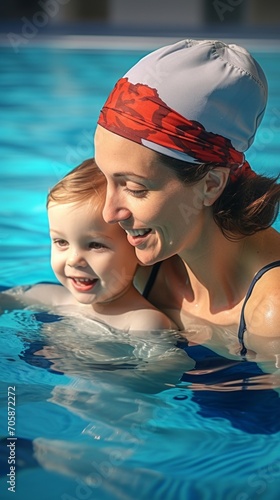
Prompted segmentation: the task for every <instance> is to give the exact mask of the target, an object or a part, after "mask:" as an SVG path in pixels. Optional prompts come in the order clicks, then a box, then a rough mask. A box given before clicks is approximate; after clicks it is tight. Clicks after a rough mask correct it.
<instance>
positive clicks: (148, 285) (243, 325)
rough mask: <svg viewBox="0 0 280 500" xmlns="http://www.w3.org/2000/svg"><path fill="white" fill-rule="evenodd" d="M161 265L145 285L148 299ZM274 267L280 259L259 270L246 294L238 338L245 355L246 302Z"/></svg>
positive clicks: (153, 271) (278, 265) (145, 295)
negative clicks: (257, 283)
mask: <svg viewBox="0 0 280 500" xmlns="http://www.w3.org/2000/svg"><path fill="white" fill-rule="evenodd" d="M160 265H161V262H157V263H156V264H155V265H154V266H153V269H152V272H151V274H150V276H149V279H148V281H147V283H146V286H145V289H144V291H143V297H145V298H146V299H147V298H148V295H149V293H150V291H151V289H152V287H153V284H154V282H155V280H156V277H157V274H158V271H159V268H160ZM274 267H280V260H276V261H274V262H270V264H267V265H266V266H264V267H262V269H260V271H259V272H257V274H256V275H255V276H254V278H253V280H252V282H251V284H250V286H249V289H248V292H247V294H246V297H245V300H244V304H243V306H242V310H241V315H240V323H239V327H238V340H239V342H240V344H241V351H240V354H241V355H242V356H245V354H246V352H247V349H246V347H245V345H244V333H245V331H246V323H245V319H244V309H245V306H246V303H247V301H248V299H249V297H250V296H251V293H252V291H253V288H254V286H255V284H256V282H257V281H258V280H259V279H260V278H261V277H262V275H263V274H264V273H266V272H267V271H269V270H270V269H273V268H274Z"/></svg>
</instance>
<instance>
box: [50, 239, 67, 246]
mask: <svg viewBox="0 0 280 500" xmlns="http://www.w3.org/2000/svg"><path fill="white" fill-rule="evenodd" d="M53 243H54V244H55V245H57V246H58V247H60V248H64V247H67V246H68V241H66V240H53Z"/></svg>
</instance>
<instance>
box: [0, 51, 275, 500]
mask: <svg viewBox="0 0 280 500" xmlns="http://www.w3.org/2000/svg"><path fill="white" fill-rule="evenodd" d="M146 52H147V51H146ZM146 52H145V51H143V50H138V51H129V50H114V51H113V50H110V51H108V50H96V49H87V50H85V49H81V50H73V49H71V50H67V49H58V48H54V47H53V48H50V47H48V46H45V47H40V48H39V47H36V46H31V45H28V44H27V45H26V46H25V47H22V48H21V50H20V51H19V52H18V53H15V52H14V51H13V50H12V48H9V47H2V48H1V49H0V61H1V72H0V104H1V111H2V120H1V124H0V127H1V133H0V153H1V174H0V179H1V185H0V204H1V210H0V239H1V242H0V243H1V280H0V287H1V288H3V289H4V288H6V287H13V286H18V285H25V284H30V283H31V284H32V283H35V282H39V281H55V277H54V275H53V273H52V271H51V269H50V264H49V258H50V251H49V236H48V225H47V218H46V209H45V203H46V195H47V192H48V189H49V188H50V187H51V186H52V185H53V184H54V183H56V182H57V181H58V180H59V179H60V178H61V177H62V176H63V175H64V174H66V173H67V172H68V171H69V170H70V169H71V168H73V167H74V166H76V165H77V164H79V163H80V162H81V161H83V160H84V159H85V158H87V157H89V156H92V155H93V153H94V151H93V134H94V129H95V124H96V121H97V117H98V115H99V111H100V108H101V107H102V105H103V103H104V101H105V100H106V98H107V95H108V93H109V92H110V90H111V89H112V87H113V85H114V84H115V82H116V80H117V79H118V78H119V77H121V76H122V75H123V74H124V73H125V72H126V70H127V69H129V67H130V66H131V65H132V64H134V63H135V62H136V61H137V60H138V59H140V58H141V57H142V56H143V55H145V53H146ZM254 55H255V57H256V58H257V60H258V61H259V62H260V63H261V65H262V66H263V68H264V70H265V72H266V74H267V77H268V82H269V88H270V94H269V102H268V107H267V112H266V115H265V117H264V119H263V122H262V125H261V128H260V130H259V132H258V134H257V137H256V141H255V144H254V145H253V146H252V147H251V149H250V151H249V152H248V154H247V158H248V160H249V161H250V162H251V165H252V167H253V168H254V169H255V170H256V171H257V172H259V173H264V174H266V175H277V174H278V173H279V153H280V145H279V140H278V137H279V130H280V106H279V102H280V90H279V81H280V53H279V52H277V51H273V52H271V53H269V52H261V51H258V50H256V51H255V52H254ZM274 226H275V227H276V228H278V229H280V220H279V218H278V219H277V221H276V222H275V224H274ZM0 330H1V336H0V354H1V356H0V387H1V405H0V431H1V440H0V448H1V453H0V457H1V458H0V464H1V467H0V470H1V474H0V476H1V477H0V495H1V499H4V500H6V499H10V498H12V497H11V495H12V491H10V490H9V489H8V488H9V487H11V485H10V484H9V483H8V482H7V481H8V480H9V477H10V476H7V474H9V473H10V471H11V469H10V465H11V464H10V463H9V460H11V459H12V458H13V456H12V454H11V453H12V452H11V451H10V450H12V448H11V447H9V446H8V445H11V446H12V445H14V447H15V453H16V486H15V488H16V489H15V491H16V492H15V494H14V498H16V499H19V500H25V499H28V500H37V499H40V500H49V499H50V498H51V499H52V500H74V499H75V500H81V499H90V500H92V499H98V500H132V499H137V500H146V499H149V498H153V499H154V500H162V499H165V500H210V499H211V500H212V499H213V500H247V499H252V500H253V499H254V500H255V499H263V500H278V497H279V487H280V458H279V457H280V439H279V438H280V418H279V416H280V411H279V410H280V406H279V375H278V371H277V370H278V369H277V368H275V366H274V373H273V374H271V373H270V368H271V367H270V366H269V365H267V368H268V369H267V370H266V369H265V367H264V366H263V365H261V366H259V365H258V364H257V363H255V362H250V361H246V360H243V359H241V358H240V357H239V356H238V355H234V354H232V355H229V356H228V357H223V356H221V355H218V354H216V353H214V352H212V351H211V350H210V349H209V348H207V347H206V346H205V345H204V346H194V345H193V346H192V345H191V346H188V345H187V343H186V342H184V341H183V340H182V339H180V338H179V337H178V336H177V334H175V333H174V334H173V333H170V332H169V333H162V334H159V335H158V336H156V335H155V334H152V333H151V332H146V333H145V334H144V333H143V335H142V336H141V335H139V336H138V337H135V336H131V335H128V334H126V333H125V332H114V331H111V330H110V329H109V328H106V327H104V325H100V324H98V323H94V322H92V321H90V320H88V319H87V318H81V317H79V316H75V315H72V316H71V315H70V316H69V317H68V316H64V315H61V314H60V313H59V311H44V310H33V309H32V308H29V309H26V310H14V311H7V312H6V313H5V314H2V316H1V317H0ZM8 393H10V395H11V394H12V395H13V394H15V395H16V405H15V407H13V406H12V404H10V405H9V406H10V409H9V411H10V412H11V413H10V417H11V418H10V420H9V421H8V417H9V415H8ZM10 397H11V396H10ZM10 403H12V399H11V400H10ZM13 419H14V420H13ZM8 422H10V426H9V425H8ZM13 422H15V435H12V434H11V433H12V432H13V429H14V427H13ZM9 427H10V428H9ZM15 438H16V439H15ZM13 443H14V444H13Z"/></svg>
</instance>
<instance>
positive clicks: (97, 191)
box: [47, 158, 106, 208]
mask: <svg viewBox="0 0 280 500" xmlns="http://www.w3.org/2000/svg"><path fill="white" fill-rule="evenodd" d="M105 194H106V179H105V176H104V174H103V173H102V172H101V170H99V168H98V167H97V165H96V163H95V161H94V158H90V159H88V160H85V161H84V162H83V163H81V164H80V165H78V166H77V167H76V168H74V169H73V170H71V172H69V173H68V174H66V175H65V177H63V178H62V179H61V180H60V181H59V182H58V183H57V184H55V186H53V187H52V188H51V189H50V191H49V194H48V197H47V207H49V204H50V203H51V202H53V203H62V204H64V203H75V202H78V203H79V202H80V203H83V202H85V201H87V200H90V199H91V198H94V203H95V206H97V207H100V208H103V205H104V201H105Z"/></svg>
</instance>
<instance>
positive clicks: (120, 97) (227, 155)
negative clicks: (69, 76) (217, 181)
mask: <svg viewBox="0 0 280 500" xmlns="http://www.w3.org/2000/svg"><path fill="white" fill-rule="evenodd" d="M98 123H99V125H101V126H102V127H104V128H106V129H107V130H109V131H111V132H113V133H115V134H117V135H120V136H122V137H125V138H127V139H130V140H132V141H134V142H137V143H139V144H142V140H146V141H150V142H153V143H155V144H159V145H160V146H164V147H165V148H169V149H171V150H176V151H180V152H182V153H185V154H187V155H188V156H191V157H192V158H194V159H195V160H196V161H199V162H200V163H209V162H212V163H217V164H219V165H221V166H228V167H229V168H231V173H230V177H231V180H235V179H236V178H237V177H239V175H240V174H241V173H242V175H244V174H246V175H247V176H252V175H255V174H254V172H253V171H252V170H251V167H250V165H249V164H248V162H247V161H244V154H243V153H241V152H239V151H237V150H236V149H234V147H233V146H232V144H231V141H230V140H229V139H226V138H225V137H223V136H221V135H218V134H213V133H212V132H207V131H206V130H205V128H204V127H203V125H202V124H201V123H199V122H197V121H193V120H188V119H187V118H185V117H184V116H182V115H181V114H180V113H177V112H176V111H174V110H173V109H171V108H170V107H169V106H167V105H166V104H165V102H163V101H162V99H160V97H159V95H158V92H157V90H156V89H152V88H150V87H149V86H148V85H143V84H141V83H137V84H133V83H130V82H129V81H128V78H121V79H120V80H119V81H118V82H117V84H116V85H115V88H114V89H113V91H112V92H111V94H110V95H109V97H108V99H107V101H106V103H105V104H104V106H103V108H102V110H101V113H100V116H99V119H98Z"/></svg>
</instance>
